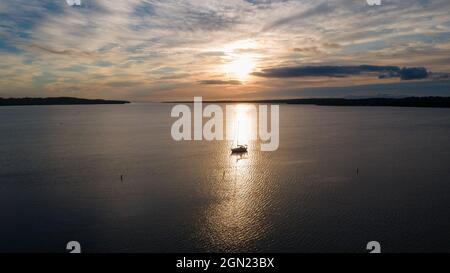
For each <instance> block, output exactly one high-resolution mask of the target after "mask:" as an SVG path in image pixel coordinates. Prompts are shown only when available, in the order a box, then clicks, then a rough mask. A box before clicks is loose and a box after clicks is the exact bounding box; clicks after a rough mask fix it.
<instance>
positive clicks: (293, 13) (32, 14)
mask: <svg viewBox="0 0 450 273" xmlns="http://www.w3.org/2000/svg"><path fill="white" fill-rule="evenodd" d="M82 4H83V5H82V6H80V7H77V8H73V7H70V6H68V5H67V3H66V1H65V0H61V1H59V0H58V1H55V0H40V1H29V0H15V1H0V21H1V23H0V58H1V60H2V63H1V64H0V91H1V92H2V93H3V94H5V95H8V96H21V95H29V94H32V95H46V94H47V93H46V92H49V90H50V91H51V92H60V93H58V94H59V95H64V94H63V93H61V92H64V90H77V91H76V92H79V96H94V95H95V96H96V97H105V98H108V97H110V96H117V94H124V95H128V96H130V97H129V98H128V99H133V96H140V97H141V96H142V97H143V96H145V97H149V98H150V97H152V96H163V95H164V96H175V95H174V94H178V95H179V94H187V93H189V92H190V90H191V89H190V88H193V87H195V92H197V91H198V90H205V92H207V94H211V93H212V91H211V90H213V89H225V88H215V87H216V86H215V85H223V86H224V87H227V89H228V91H224V90H221V91H217V92H216V93H217V94H218V95H217V97H220V96H225V97H226V96H234V95H236V92H242V93H247V94H254V95H255V96H256V95H257V94H258V93H263V92H262V91H261V90H265V89H270V88H273V87H276V90H277V91H280V92H281V90H287V89H289V88H290V86H292V85H294V84H296V83H299V82H302V86H306V85H313V86H318V85H320V86H329V87H336V86H340V87H342V86H351V85H352V84H354V83H355V81H358V84H374V82H380V81H383V82H385V81H392V82H394V81H398V82H400V79H403V80H409V79H420V78H423V77H425V76H424V73H423V71H420V70H417V69H416V70H405V71H403V74H401V72H400V70H401V69H400V68H398V67H396V68H395V69H390V68H383V66H372V67H371V66H367V67H364V66H362V67H361V66H359V64H365V63H370V64H377V65H380V64H382V65H387V66H391V65H392V66H396V65H401V67H409V68H420V67H426V68H427V70H428V69H429V70H430V71H438V72H442V73H443V74H437V73H433V76H428V78H432V79H438V78H439V79H440V78H444V77H445V75H447V74H445V73H446V72H450V62H449V57H448V56H450V31H449V27H450V23H449V22H450V15H449V13H448V12H447V11H448V10H449V8H450V1H448V0H433V1H424V0H409V1H403V0H390V1H386V3H383V5H382V6H380V7H376V8H374V7H369V6H367V4H366V2H365V1H364V0H358V1H355V0H336V1H329V0H304V1H293V0H245V1H244V0H227V1H223V0H185V1H178V0H164V1H159V0H127V1H111V0H83V1H82ZM242 57H249V58H251V59H252V60H253V61H254V62H255V66H256V67H257V68H258V69H262V68H267V69H263V70H257V71H259V72H256V73H254V75H256V77H249V79H248V80H246V81H245V82H239V81H237V80H236V79H234V78H231V77H230V76H229V75H227V76H225V75H224V74H225V73H224V67H226V65H227V64H229V63H233V62H235V61H236V60H238V59H239V58H242ZM171 68H173V69H171ZM397 69H398V70H397ZM309 75H311V76H313V77H319V78H318V79H305V78H304V77H307V76H309ZM358 75H360V76H369V77H351V76H358ZM377 76H378V77H380V79H377ZM320 77H329V78H327V79H326V81H325V80H324V79H323V78H320ZM356 78H358V79H356ZM199 79H214V80H204V81H198V80H199ZM135 83H142V84H135ZM199 84H201V86H200V85H199ZM226 85H229V86H226ZM233 87H235V88H233ZM124 89H127V91H126V92H125V91H123V90H124ZM138 89H139V91H134V90H138ZM232 89H233V91H232V92H233V93H232V94H230V93H231V91H230V90H232ZM162 90H163V91H162ZM71 92H72V91H71ZM73 92H75V91H73ZM171 92H173V93H171ZM177 92H178V93H177ZM195 92H194V91H192V92H191V93H195ZM198 92H200V91H198ZM220 92H221V94H219V93H220ZM71 95H76V94H71Z"/></svg>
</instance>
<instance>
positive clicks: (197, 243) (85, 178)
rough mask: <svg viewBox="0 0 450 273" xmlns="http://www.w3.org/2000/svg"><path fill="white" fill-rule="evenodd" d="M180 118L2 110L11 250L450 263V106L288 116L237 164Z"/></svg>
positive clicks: (68, 109)
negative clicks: (432, 257)
mask: <svg viewBox="0 0 450 273" xmlns="http://www.w3.org/2000/svg"><path fill="white" fill-rule="evenodd" d="M171 107H172V106H171V105H167V104H130V105H99V106H87V105H86V106H28V107H2V108H0V120H1V123H0V154H1V157H0V219H1V224H0V251H52V252H65V246H66V243H67V242H68V241H71V240H76V241H79V242H80V243H81V245H82V249H83V251H85V252H184V251H188V252H191V251H192V252H196V251H200V252H204V251H210V252H217V251H226V252H269V251H270V252H366V250H365V246H366V243H367V242H368V241H372V240H376V241H379V242H380V243H381V245H382V250H383V251H384V252H398V251H407V252H420V251H446V252H450V168H449V166H450V141H449V136H450V110H449V109H418V108H389V107H385V108H384V107H383V108H378V107H371V108H364V107H354V108H346V107H342V108H339V107H316V106H298V105H282V106H281V109H280V116H281V120H280V135H281V140H280V148H279V150H278V151H276V152H269V153H267V152H260V151H259V145H257V143H250V144H251V145H250V148H251V149H250V152H249V154H248V156H247V158H245V159H242V160H237V158H236V157H231V156H230V154H229V147H230V143H228V142H225V141H220V142H201V143H194V142H174V141H173V140H172V139H171V136H170V126H171V124H172V122H173V121H174V119H172V118H170V109H171ZM356 168H359V175H356ZM121 174H123V175H124V180H123V181H121V180H120V175H121Z"/></svg>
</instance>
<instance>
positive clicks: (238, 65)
mask: <svg viewBox="0 0 450 273" xmlns="http://www.w3.org/2000/svg"><path fill="white" fill-rule="evenodd" d="M254 68H255V61H254V60H253V58H252V57H251V56H236V57H234V58H233V60H232V61H230V62H229V63H227V64H225V67H224V70H225V73H227V75H228V76H229V77H232V78H236V79H238V80H240V81H245V80H246V79H247V78H248V76H249V75H250V73H251V72H252V71H253V69H254Z"/></svg>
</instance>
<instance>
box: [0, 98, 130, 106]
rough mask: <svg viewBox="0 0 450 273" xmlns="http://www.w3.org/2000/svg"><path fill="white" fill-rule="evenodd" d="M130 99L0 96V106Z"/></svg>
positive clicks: (97, 102) (112, 102)
mask: <svg viewBox="0 0 450 273" xmlns="http://www.w3.org/2000/svg"><path fill="white" fill-rule="evenodd" d="M125 103H130V102H129V101H123V100H102V99H92V100H91V99H80V98H72V97H51V98H0V106H13V105H77V104H125Z"/></svg>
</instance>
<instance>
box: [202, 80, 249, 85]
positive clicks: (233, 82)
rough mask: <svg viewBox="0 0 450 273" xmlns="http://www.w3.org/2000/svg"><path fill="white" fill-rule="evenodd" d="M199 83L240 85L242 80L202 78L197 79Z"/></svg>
mask: <svg viewBox="0 0 450 273" xmlns="http://www.w3.org/2000/svg"><path fill="white" fill-rule="evenodd" d="M198 82H199V83H200V84H206V85H241V84H242V82H240V81H237V80H228V81H223V80H202V81H198Z"/></svg>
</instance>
